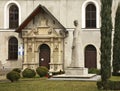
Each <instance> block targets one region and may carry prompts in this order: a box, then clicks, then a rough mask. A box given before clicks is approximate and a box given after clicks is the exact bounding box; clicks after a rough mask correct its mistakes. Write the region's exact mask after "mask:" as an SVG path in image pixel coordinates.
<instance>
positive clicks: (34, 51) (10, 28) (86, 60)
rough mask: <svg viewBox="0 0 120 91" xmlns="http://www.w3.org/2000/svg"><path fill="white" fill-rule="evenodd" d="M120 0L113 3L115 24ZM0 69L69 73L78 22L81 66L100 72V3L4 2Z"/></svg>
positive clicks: (0, 23)
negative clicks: (38, 69) (37, 69)
mask: <svg viewBox="0 0 120 91" xmlns="http://www.w3.org/2000/svg"><path fill="white" fill-rule="evenodd" d="M118 2H119V0H113V6H112V21H113V26H114V18H115V13H116V9H117V5H118ZM0 4H1V6H0V36H1V39H0V41H1V42H0V68H2V69H3V68H7V69H12V68H22V69H25V68H27V67H29V68H32V69H36V68H37V67H38V66H46V67H47V68H48V69H49V70H50V71H60V70H65V69H66V68H67V67H69V66H70V63H71V58H72V56H71V55H72V41H73V32H74V30H75V26H74V21H76V20H77V21H78V25H79V27H78V29H79V31H80V32H81V34H80V37H79V38H80V41H81V42H80V43H81V45H82V46H81V47H79V49H78V50H79V51H80V55H79V57H80V59H81V61H80V65H81V66H82V67H85V68H97V69H100V26H101V25H100V24H101V21H100V9H101V6H100V5H101V3H100V0H0Z"/></svg>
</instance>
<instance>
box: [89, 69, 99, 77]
mask: <svg viewBox="0 0 120 91" xmlns="http://www.w3.org/2000/svg"><path fill="white" fill-rule="evenodd" d="M88 73H92V74H97V75H100V70H99V69H96V68H90V69H88Z"/></svg>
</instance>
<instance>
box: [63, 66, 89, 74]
mask: <svg viewBox="0 0 120 91" xmlns="http://www.w3.org/2000/svg"><path fill="white" fill-rule="evenodd" d="M65 74H66V75H88V68H83V67H68V68H67V69H66V70H65Z"/></svg>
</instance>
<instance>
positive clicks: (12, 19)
mask: <svg viewBox="0 0 120 91" xmlns="http://www.w3.org/2000/svg"><path fill="white" fill-rule="evenodd" d="M18 24H19V9H18V7H17V5H11V6H10V8H9V28H10V29H14V28H17V27H18Z"/></svg>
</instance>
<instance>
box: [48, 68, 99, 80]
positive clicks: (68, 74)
mask: <svg viewBox="0 0 120 91" xmlns="http://www.w3.org/2000/svg"><path fill="white" fill-rule="evenodd" d="M100 79H101V77H100V76H99V75H96V74H88V69H87V68H82V67H68V68H67V69H66V70H65V74H61V75H55V76H53V77H52V78H50V80H81V81H98V80H100Z"/></svg>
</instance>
